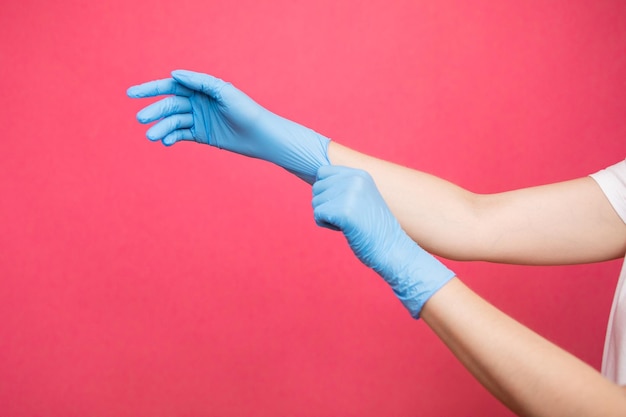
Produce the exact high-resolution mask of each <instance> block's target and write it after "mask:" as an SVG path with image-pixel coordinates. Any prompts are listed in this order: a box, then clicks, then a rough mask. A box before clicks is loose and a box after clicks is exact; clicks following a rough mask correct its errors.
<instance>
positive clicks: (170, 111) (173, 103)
mask: <svg viewBox="0 0 626 417" xmlns="http://www.w3.org/2000/svg"><path fill="white" fill-rule="evenodd" d="M178 113H191V102H190V101H189V99H188V98H186V97H180V96H171V97H167V98H164V99H163V100H159V101H157V102H156V103H152V104H150V105H149V106H147V107H145V108H144V109H142V110H141V111H139V113H137V120H138V121H139V122H140V123H144V124H145V123H152V122H154V121H156V120H159V119H163V118H164V117H168V116H172V115H174V114H178Z"/></svg>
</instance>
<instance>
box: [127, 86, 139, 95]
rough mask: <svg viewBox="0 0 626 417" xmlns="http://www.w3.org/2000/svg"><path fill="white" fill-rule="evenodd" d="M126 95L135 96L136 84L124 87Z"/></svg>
mask: <svg viewBox="0 0 626 417" xmlns="http://www.w3.org/2000/svg"><path fill="white" fill-rule="evenodd" d="M126 95H127V96H128V97H130V98H137V88H136V86H132V87H128V88H127V89H126Z"/></svg>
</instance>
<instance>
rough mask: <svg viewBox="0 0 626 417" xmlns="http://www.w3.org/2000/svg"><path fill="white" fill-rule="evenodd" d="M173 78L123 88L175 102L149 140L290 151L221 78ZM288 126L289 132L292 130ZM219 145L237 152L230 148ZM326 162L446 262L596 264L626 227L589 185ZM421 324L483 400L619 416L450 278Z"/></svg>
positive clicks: (615, 250)
mask: <svg viewBox="0 0 626 417" xmlns="http://www.w3.org/2000/svg"><path fill="white" fill-rule="evenodd" d="M172 75H173V76H174V78H176V80H173V79H165V80H158V81H155V82H150V83H147V84H144V85H142V86H134V87H131V88H130V89H129V91H128V95H129V96H130V97H134V98H142V97H154V96H163V95H175V97H168V98H165V99H164V100H162V101H160V102H158V103H155V104H153V105H151V106H149V107H148V108H146V109H144V110H143V111H142V112H140V114H139V115H138V119H139V121H140V122H141V123H152V122H157V123H156V124H155V125H154V126H153V127H152V128H151V129H150V130H149V131H148V134H147V136H148V138H149V139H150V140H161V141H162V142H163V143H164V144H166V145H168V146H169V145H172V144H174V143H175V142H177V141H179V140H196V141H198V142H201V143H207V141H208V139H207V138H208V137H209V136H210V135H211V134H219V133H220V132H219V131H216V132H208V131H207V132H205V133H207V135H208V136H207V138H204V137H200V136H201V135H200V136H198V135H199V133H198V132H204V131H202V130H201V129H199V128H200V127H207V128H210V127H228V126H239V127H242V126H244V127H246V128H245V129H242V130H236V129H234V130H228V129H226V130H224V131H223V132H222V133H224V134H227V135H228V136H233V137H231V138H229V140H231V141H232V145H241V144H244V143H246V141H247V142H248V143H252V142H255V141H257V140H258V139H259V138H265V140H267V141H269V142H268V143H270V144H271V146H278V147H280V146H284V145H288V146H289V145H291V144H293V141H294V140H295V139H294V137H293V136H292V135H291V134H290V133H289V132H291V131H292V130H291V128H290V129H287V130H285V129H282V130H274V129H273V126H274V123H275V122H274V120H278V119H277V118H276V117H275V116H274V115H271V114H269V113H267V112H265V111H264V110H263V111H261V110H262V109H260V108H257V106H258V105H257V104H256V103H254V102H252V101H251V100H250V99H249V98H248V97H247V96H245V95H243V94H242V93H241V92H239V91H238V90H235V89H233V88H232V86H230V87H227V85H226V84H224V82H223V81H222V80H219V79H216V78H215V77H212V76H208V75H204V74H197V73H191V72H189V71H175V72H174V73H173V74H172ZM179 83H180V84H179ZM183 85H184V86H183ZM226 93H228V94H226ZM203 103H204V105H203ZM192 108H193V109H195V110H194V113H193V114H194V115H195V116H194V115H191V113H190V112H191V111H192V110H191V109H192ZM246 109H247V110H250V111H251V112H250V111H248V112H246V111H244V110H246ZM257 110H258V111H257ZM205 111H213V112H214V117H215V118H214V119H213V121H214V123H213V124H208V125H206V126H205V125H201V124H198V125H196V120H195V119H194V117H196V116H198V117H199V120H204V119H205V118H204V117H202V116H206V115H204V112H205ZM258 114H264V115H266V116H267V119H266V123H259V122H258V118H257V117H256V116H255V115H258ZM218 116H219V117H218ZM280 123H282V122H280ZM290 126H292V128H293V129H295V130H293V131H298V129H299V128H298V127H297V126H293V125H292V124H291V122H290ZM194 132H195V133H194ZM250 132H254V134H251V133H250ZM237 134H238V135H237ZM276 135H278V137H276ZM281 135H282V136H281ZM281 144H282V145H281ZM262 145H263V146H267V143H264V144H262ZM244 148H246V147H245V146H244ZM296 148H297V147H296ZM225 149H229V150H232V151H234V152H237V147H236V146H235V147H234V148H233V149H230V148H226V147H225ZM261 149H264V150H267V149H268V148H263V147H261ZM279 150H281V148H279V149H276V151H279ZM243 153H244V154H245V152H243ZM249 156H255V155H249ZM256 157H261V156H260V155H256ZM328 158H329V160H330V162H331V163H332V164H333V165H343V166H347V167H352V168H358V169H362V170H364V171H367V172H368V173H369V174H370V175H371V176H372V177H373V179H374V181H375V183H376V186H377V188H378V190H379V191H380V193H381V195H382V196H383V198H384V200H385V202H386V204H387V205H388V206H389V208H390V209H391V212H392V213H393V214H394V216H395V217H396V218H397V219H398V221H399V223H400V224H401V226H402V228H403V229H404V230H405V231H406V232H407V234H408V235H409V236H410V237H411V238H412V239H413V240H414V241H415V242H418V243H419V245H420V246H421V247H423V248H424V249H426V250H428V251H429V252H431V253H434V254H436V255H440V256H443V257H445V258H449V259H458V260H482V261H491V262H501V263H513V264H529V265H530V264H532V265H556V264H576V263H587V262H598V261H605V260H610V259H615V258H620V257H624V254H625V253H626V224H624V222H622V220H621V219H620V218H619V216H618V215H617V213H616V212H615V211H614V209H613V207H612V206H611V204H610V203H609V201H608V200H607V199H606V197H605V196H604V194H603V193H602V191H601V190H600V188H599V186H598V185H597V184H596V183H595V181H594V180H593V179H591V178H588V177H585V178H579V179H574V180H572V181H566V182H561V183H557V184H551V185H544V186H539V187H532V188H526V189H520V190H514V191H509V192H504V193H497V194H476V193H472V192H470V191H468V190H465V189H463V188H461V187H458V186H456V185H454V184H452V183H450V182H448V181H445V180H443V179H440V178H437V177H435V176H432V175H429V174H426V173H423V172H420V171H416V170H413V169H409V168H406V167H402V166H399V165H396V164H393V163H390V162H386V161H383V160H380V159H377V158H374V157H371V156H368V155H364V154H362V153H359V152H357V151H354V150H352V149H349V148H347V147H345V146H342V145H340V144H338V143H337V142H330V144H329V146H328ZM421 318H422V319H423V320H424V322H425V323H426V324H427V325H428V326H430V327H431V328H432V330H433V331H434V332H435V333H436V334H437V335H438V336H439V337H440V338H441V339H442V340H443V341H444V343H445V344H446V345H447V346H448V347H449V348H450V349H451V351H452V352H453V353H454V354H455V355H456V356H457V357H458V358H459V360H460V361H461V362H462V363H463V364H464V365H465V366H466V367H467V368H468V369H469V371H470V372H472V374H473V375H474V376H475V377H476V378H477V379H478V380H479V381H480V382H481V383H482V384H483V385H484V386H485V387H486V388H487V389H488V390H490V392H492V393H493V394H494V395H495V396H496V397H497V398H498V399H499V400H500V401H502V402H503V403H504V404H505V405H507V406H508V407H509V408H511V409H512V410H513V411H514V412H516V413H518V414H519V415H523V416H624V415H626V394H625V391H624V390H623V389H620V387H618V386H617V385H615V384H613V383H611V382H609V381H608V380H606V379H605V378H603V377H602V376H601V375H600V374H599V373H598V372H597V371H595V370H594V369H592V368H591V367H589V366H588V365H586V364H584V363H583V362H581V361H580V360H578V359H576V358H574V357H573V356H572V355H570V354H569V353H567V352H565V351H563V350H562V349H560V348H558V347H556V346H554V345H553V344H552V343H550V342H549V341H547V340H545V339H543V338H542V337H540V336H539V335H537V334H535V333H533V332H532V331H531V330H529V329H527V328H525V327H524V326H522V325H520V324H519V323H517V322H516V321H514V320H513V319H511V318H510V317H508V316H507V315H505V314H504V313H502V312H500V311H499V310H497V309H496V308H494V307H493V306H491V305H490V304H489V303H487V302H486V301H485V300H483V299H482V298H480V297H479V296H477V295H476V294H475V293H473V292H472V291H471V290H470V289H469V288H467V287H466V286H465V285H463V284H462V283H461V281H460V280H459V279H458V278H454V279H453V280H452V281H450V282H449V283H448V284H446V285H444V286H443V287H442V288H441V289H440V290H439V291H438V292H436V293H435V294H434V295H433V296H432V297H431V298H430V300H428V301H427V302H426V304H425V305H424V307H423V309H422V311H421ZM512 357H514V358H515V360H511V358H512Z"/></svg>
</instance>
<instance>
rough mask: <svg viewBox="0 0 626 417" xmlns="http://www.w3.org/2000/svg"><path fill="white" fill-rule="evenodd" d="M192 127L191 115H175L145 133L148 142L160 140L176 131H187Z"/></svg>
mask: <svg viewBox="0 0 626 417" xmlns="http://www.w3.org/2000/svg"><path fill="white" fill-rule="evenodd" d="M191 126H193V116H192V115H191V113H185V114H175V115H173V116H169V117H166V118H165V119H163V120H161V121H160V122H158V123H157V124H155V125H154V126H152V127H151V128H150V129H148V131H147V132H146V136H147V137H148V139H150V140H160V139H163V138H165V137H166V136H167V135H169V134H170V133H172V132H174V131H175V130H178V129H189V128H190V127H191Z"/></svg>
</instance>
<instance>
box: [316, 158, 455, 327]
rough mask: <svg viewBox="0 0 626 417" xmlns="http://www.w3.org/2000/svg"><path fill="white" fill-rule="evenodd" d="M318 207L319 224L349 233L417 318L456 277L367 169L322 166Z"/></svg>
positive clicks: (357, 250) (360, 255)
mask: <svg viewBox="0 0 626 417" xmlns="http://www.w3.org/2000/svg"><path fill="white" fill-rule="evenodd" d="M313 210H314V216H315V222H316V223H317V224H318V225H319V226H322V227H328V228H331V229H335V230H341V231H342V232H343V234H344V235H345V237H346V239H347V240H348V243H349V245H350V247H351V248H352V251H353V252H354V253H355V255H356V256H357V257H358V258H359V259H360V260H361V262H363V263H364V264H365V265H367V266H369V267H370V268H372V269H374V270H375V271H376V272H377V273H378V274H379V275H380V276H381V277H383V278H384V279H385V281H387V283H388V284H389V285H390V286H391V288H392V289H393V291H394V293H395V294H396V296H397V297H398V298H399V299H400V301H402V303H403V304H404V306H405V307H406V308H407V309H408V310H409V312H410V313H411V316H413V317H414V318H419V315H420V311H421V310H422V307H423V306H424V303H425V302H426V301H427V300H428V299H429V298H430V297H431V296H432V295H433V294H434V293H435V292H437V291H438V290H439V289H440V288H441V287H443V285H444V284H446V283H447V282H448V281H449V280H450V279H452V278H453V277H454V276H455V274H454V273H453V272H452V271H450V270H449V269H448V268H446V267H445V266H444V265H443V264H441V263H440V262H439V261H438V260H436V259H435V258H434V257H433V256H431V255H430V254H429V253H427V252H426V251H424V250H423V249H422V248H421V247H419V246H418V245H417V244H416V243H415V242H414V241H413V240H412V239H411V238H410V237H409V236H408V235H407V234H406V233H405V232H404V230H402V228H401V227H400V224H399V223H398V221H397V220H396V218H395V217H394V216H393V214H392V213H391V211H390V210H389V208H388V207H387V204H386V203H385V201H384V200H383V197H382V196H381V195H380V193H379V192H378V189H377V188H376V185H375V184H374V181H373V179H372V178H371V177H370V175H369V174H368V173H366V172H365V171H361V170H357V169H352V168H346V167H339V166H323V167H321V168H320V169H319V171H318V174H317V182H315V184H313Z"/></svg>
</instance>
